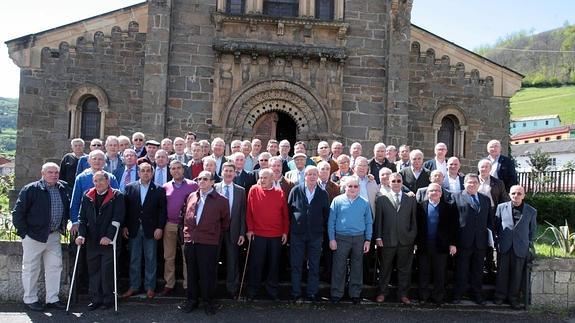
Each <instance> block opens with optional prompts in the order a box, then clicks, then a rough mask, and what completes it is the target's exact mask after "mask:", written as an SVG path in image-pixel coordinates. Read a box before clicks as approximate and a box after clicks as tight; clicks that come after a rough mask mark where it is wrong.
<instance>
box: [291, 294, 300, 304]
mask: <svg viewBox="0 0 575 323" xmlns="http://www.w3.org/2000/svg"><path fill="white" fill-rule="evenodd" d="M290 302H291V303H292V304H301V303H302V299H301V297H300V296H292V297H291V299H290Z"/></svg>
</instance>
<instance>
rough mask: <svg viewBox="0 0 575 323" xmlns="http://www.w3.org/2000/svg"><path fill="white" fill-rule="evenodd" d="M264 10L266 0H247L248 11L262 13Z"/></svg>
mask: <svg viewBox="0 0 575 323" xmlns="http://www.w3.org/2000/svg"><path fill="white" fill-rule="evenodd" d="M263 11H264V0H246V13H248V14H261V13H262V12H263Z"/></svg>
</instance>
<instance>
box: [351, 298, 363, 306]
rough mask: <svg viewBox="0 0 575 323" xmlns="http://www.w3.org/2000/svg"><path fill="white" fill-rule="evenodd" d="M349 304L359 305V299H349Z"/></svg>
mask: <svg viewBox="0 0 575 323" xmlns="http://www.w3.org/2000/svg"><path fill="white" fill-rule="evenodd" d="M351 302H352V303H353V305H359V304H361V298H359V297H352V298H351Z"/></svg>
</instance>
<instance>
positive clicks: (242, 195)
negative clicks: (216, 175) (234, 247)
mask: <svg viewBox="0 0 575 323" xmlns="http://www.w3.org/2000/svg"><path fill="white" fill-rule="evenodd" d="M233 185H234V193H233V201H232V210H231V212H230V217H231V219H230V229H229V237H230V240H231V241H233V242H237V241H238V238H239V237H240V235H242V236H243V235H245V234H246V191H245V190H244V188H243V187H241V186H239V185H238V184H233ZM214 188H215V190H216V192H218V193H219V194H221V195H222V196H225V194H224V182H223V181H222V182H219V183H217V184H215V185H214Z"/></svg>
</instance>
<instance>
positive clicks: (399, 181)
mask: <svg viewBox="0 0 575 323" xmlns="http://www.w3.org/2000/svg"><path fill="white" fill-rule="evenodd" d="M391 182H392V183H401V180H399V179H396V180H393V181H391Z"/></svg>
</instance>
